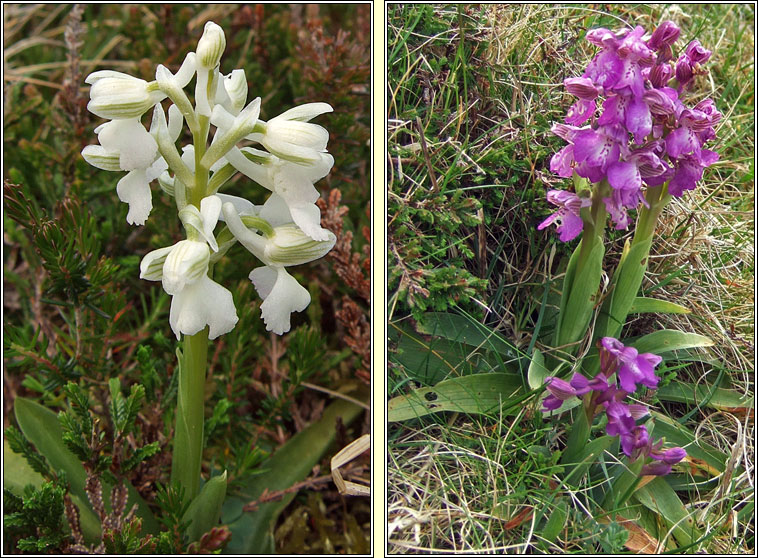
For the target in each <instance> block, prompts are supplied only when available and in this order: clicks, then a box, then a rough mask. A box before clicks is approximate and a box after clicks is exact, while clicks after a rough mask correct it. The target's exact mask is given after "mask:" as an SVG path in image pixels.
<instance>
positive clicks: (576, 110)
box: [566, 99, 597, 126]
mask: <svg viewBox="0 0 758 558" xmlns="http://www.w3.org/2000/svg"><path fill="white" fill-rule="evenodd" d="M596 108H597V105H596V104H595V101H583V100H582V99H579V100H578V101H577V102H575V103H574V104H573V105H571V107H570V108H569V109H568V112H567V113H566V123H568V124H573V125H574V126H580V125H582V124H584V123H585V122H587V120H589V119H590V118H592V115H593V114H595V109H596Z"/></svg>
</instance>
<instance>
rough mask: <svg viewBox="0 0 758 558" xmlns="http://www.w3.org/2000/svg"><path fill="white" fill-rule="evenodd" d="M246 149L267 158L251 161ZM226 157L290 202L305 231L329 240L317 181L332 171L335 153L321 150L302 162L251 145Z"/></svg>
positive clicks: (243, 171)
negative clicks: (308, 160) (307, 160)
mask: <svg viewBox="0 0 758 558" xmlns="http://www.w3.org/2000/svg"><path fill="white" fill-rule="evenodd" d="M245 153H248V154H252V155H253V156H254V157H256V158H258V159H261V160H263V161H264V162H263V163H256V162H254V161H251V160H250V159H249V158H248V157H246V156H245ZM226 160H227V161H229V163H231V164H232V166H233V167H234V168H236V169H237V170H238V171H240V172H241V173H242V174H244V175H245V176H247V177H249V178H251V179H252V180H254V181H256V182H257V183H258V184H260V185H261V186H263V187H264V188H267V189H269V190H271V191H272V192H274V193H276V194H278V195H279V196H280V197H281V198H282V199H283V200H284V202H285V203H286V204H287V207H288V208H289V211H290V213H291V215H292V220H293V221H294V222H295V224H296V225H297V226H298V227H300V228H301V229H302V230H303V232H305V234H307V235H308V236H310V237H311V238H312V239H314V240H327V238H328V237H329V234H328V231H327V230H326V229H324V228H322V227H321V211H320V210H319V208H318V206H317V205H316V203H315V202H316V200H317V199H318V198H319V192H318V190H316V188H315V187H314V186H313V184H314V183H315V182H317V181H318V180H320V179H322V178H323V177H325V176H326V175H327V174H329V171H330V170H331V168H332V166H333V165H334V158H333V157H332V156H331V155H329V154H328V153H319V154H318V159H317V160H316V161H315V162H314V163H312V164H308V165H300V164H297V163H293V162H291V161H287V160H285V159H280V158H279V157H277V156H276V155H267V154H265V153H264V152H263V151H258V150H257V149H253V148H251V147H244V148H242V149H238V148H236V147H235V148H232V149H231V150H230V151H229V152H228V153H227V155H226Z"/></svg>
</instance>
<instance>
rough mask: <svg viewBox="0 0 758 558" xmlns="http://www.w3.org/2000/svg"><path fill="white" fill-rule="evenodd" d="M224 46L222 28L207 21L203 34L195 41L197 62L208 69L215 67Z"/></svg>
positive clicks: (224, 39) (224, 40)
mask: <svg viewBox="0 0 758 558" xmlns="http://www.w3.org/2000/svg"><path fill="white" fill-rule="evenodd" d="M225 48H226V37H225V36H224V30H223V29H221V27H219V26H218V25H216V24H215V23H213V22H212V21H209V22H208V23H206V24H205V29H204V30H203V36H202V37H200V40H199V41H198V43H197V51H196V52H195V54H196V56H197V58H196V60H197V63H198V64H199V65H200V66H201V67H203V68H206V69H208V70H210V69H213V68H215V67H216V66H218V63H219V61H220V60H221V55H222V54H223V53H224V49H225Z"/></svg>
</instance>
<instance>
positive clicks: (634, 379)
mask: <svg viewBox="0 0 758 558" xmlns="http://www.w3.org/2000/svg"><path fill="white" fill-rule="evenodd" d="M600 344H601V347H600V352H601V363H605V364H606V365H607V364H608V361H609V360H610V357H611V356H612V357H615V363H614V366H618V369H617V370H616V372H617V374H618V379H619V383H620V384H621V389H623V390H624V391H627V392H629V393H633V392H634V391H636V389H637V385H638V384H642V385H645V386H647V387H649V388H653V389H655V388H656V387H658V377H657V376H656V375H655V367H656V366H658V365H659V364H660V363H661V361H662V360H663V359H662V358H661V357H659V356H658V355H654V354H652V353H643V354H639V353H638V352H637V349H635V348H634V347H626V346H624V344H623V343H621V342H620V341H619V340H618V339H614V338H613V337H603V338H602V339H601V340H600ZM603 351H607V352H608V353H609V355H605V356H602V352H603Z"/></svg>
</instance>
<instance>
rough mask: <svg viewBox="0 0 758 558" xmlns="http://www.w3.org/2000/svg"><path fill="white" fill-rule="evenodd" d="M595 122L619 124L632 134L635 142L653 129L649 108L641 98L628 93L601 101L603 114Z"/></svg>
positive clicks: (638, 141)
mask: <svg viewBox="0 0 758 558" xmlns="http://www.w3.org/2000/svg"><path fill="white" fill-rule="evenodd" d="M597 123H598V124H599V125H600V126H610V125H614V124H621V125H624V126H625V127H626V129H627V130H628V131H630V132H631V133H632V134H633V135H634V141H635V142H636V143H642V142H643V141H645V136H647V135H648V134H649V133H650V132H651V131H652V130H653V120H652V116H651V114H650V108H649V107H648V105H647V103H645V102H644V100H643V98H637V97H632V96H629V95H612V96H610V97H608V98H607V99H606V100H605V102H604V103H603V114H601V115H600V118H599V119H598V121H597Z"/></svg>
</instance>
